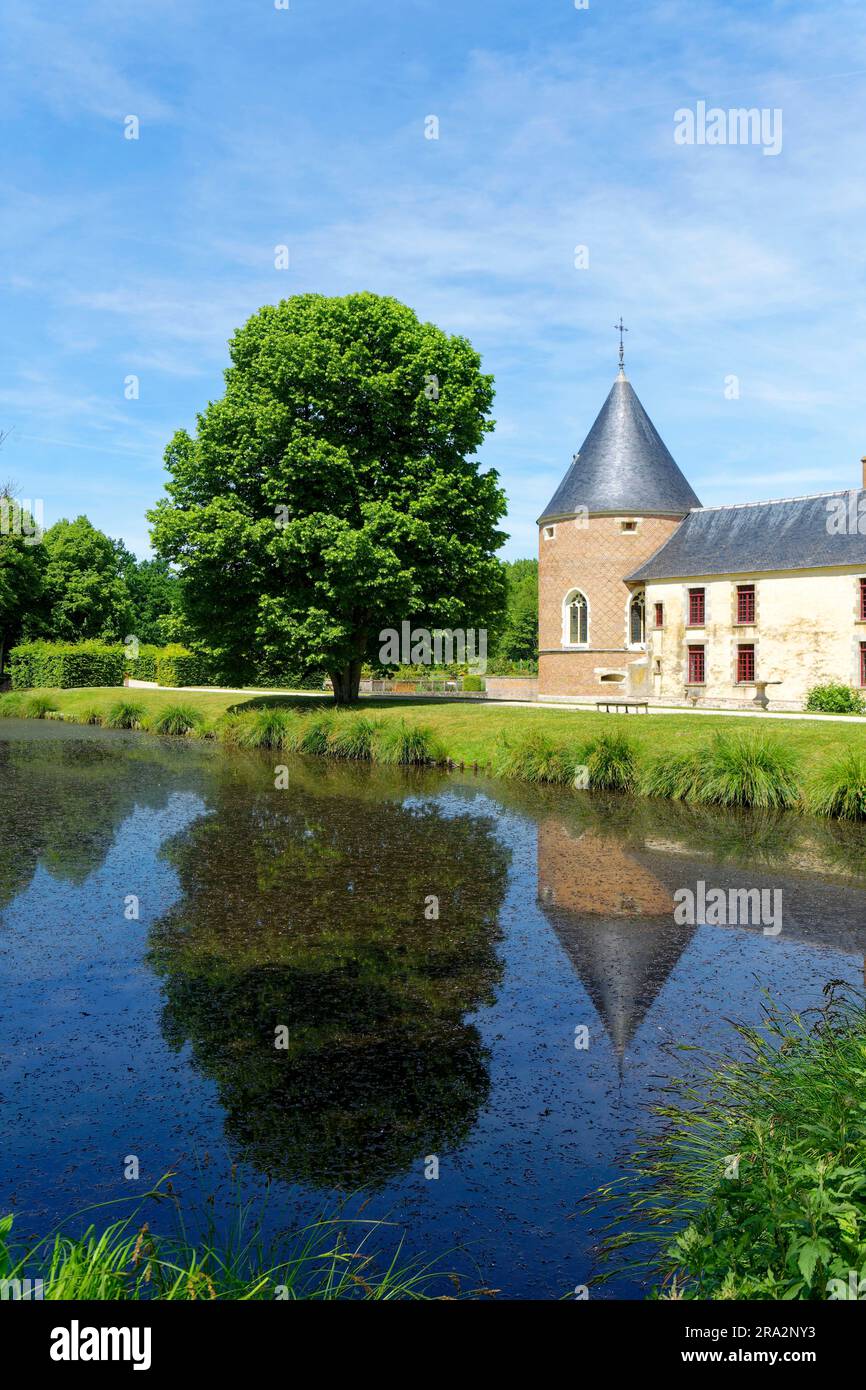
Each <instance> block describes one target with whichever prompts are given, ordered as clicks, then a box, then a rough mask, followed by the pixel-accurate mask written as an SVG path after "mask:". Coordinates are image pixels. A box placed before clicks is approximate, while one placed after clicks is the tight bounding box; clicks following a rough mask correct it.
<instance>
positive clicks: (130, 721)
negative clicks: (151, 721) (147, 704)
mask: <svg viewBox="0 0 866 1390" xmlns="http://www.w3.org/2000/svg"><path fill="white" fill-rule="evenodd" d="M145 714H146V710H145V708H144V705H137V704H136V703H135V701H134V700H118V702H117V704H116V705H112V706H111V708H110V710H108V712H107V714H106V715H105V719H104V723H105V727H106V729H140V728H141V726H142V723H143V722H144V716H145Z"/></svg>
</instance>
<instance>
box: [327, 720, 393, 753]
mask: <svg viewBox="0 0 866 1390" xmlns="http://www.w3.org/2000/svg"><path fill="white" fill-rule="evenodd" d="M380 727H381V720H378V719H369V718H368V717H367V715H366V714H348V715H341V716H338V717H337V719H336V720H335V722H334V725H333V728H332V730H331V733H330V736H329V739H328V752H329V753H330V754H331V756H332V757H334V758H355V759H359V758H363V759H369V758H372V756H373V739H374V738H375V736H376V733H377V730H378V729H379V728H380Z"/></svg>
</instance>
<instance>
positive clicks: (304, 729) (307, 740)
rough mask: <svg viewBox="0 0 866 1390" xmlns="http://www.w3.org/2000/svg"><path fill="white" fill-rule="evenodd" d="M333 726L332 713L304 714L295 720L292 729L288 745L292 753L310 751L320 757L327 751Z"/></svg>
mask: <svg viewBox="0 0 866 1390" xmlns="http://www.w3.org/2000/svg"><path fill="white" fill-rule="evenodd" d="M333 727H334V715H333V714H308V715H305V716H304V717H303V718H302V719H299V720H298V721H297V723H296V725H295V727H294V729H293V730H292V733H291V734H290V737H289V743H288V747H290V748H291V750H292V752H294V753H310V754H313V755H314V756H315V757H320V758H321V757H323V756H324V755H325V754H326V753H327V752H328V740H329V739H330V736H331V731H332V729H333Z"/></svg>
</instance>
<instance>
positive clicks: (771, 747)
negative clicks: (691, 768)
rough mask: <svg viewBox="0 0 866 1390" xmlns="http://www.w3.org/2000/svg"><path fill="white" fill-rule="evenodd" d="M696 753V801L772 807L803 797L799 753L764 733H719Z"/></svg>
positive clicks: (726, 804) (763, 808)
mask: <svg viewBox="0 0 866 1390" xmlns="http://www.w3.org/2000/svg"><path fill="white" fill-rule="evenodd" d="M695 756H696V758H697V760H698V766H699V773H698V777H697V780H696V784H695V786H694V788H693V791H692V796H693V797H694V799H695V800H696V801H703V802H705V803H706V804H709V805H715V806H755V807H758V808H759V809H761V810H772V809H775V808H783V807H786V806H796V805H797V803H798V801H799V800H800V786H799V782H798V779H797V759H796V757H795V755H794V754H793V753H792V752H791V750H790V749H789V748H786V747H785V745H784V744H782V743H776V742H774V741H773V740H771V739H768V738H766V737H765V736H764V735H763V734H745V735H732V734H716V736H715V738H714V739H713V741H712V742H711V743H710V744H709V745H708V746H706V747H704V748H701V749H699V750H698V751H697V753H696V755H695Z"/></svg>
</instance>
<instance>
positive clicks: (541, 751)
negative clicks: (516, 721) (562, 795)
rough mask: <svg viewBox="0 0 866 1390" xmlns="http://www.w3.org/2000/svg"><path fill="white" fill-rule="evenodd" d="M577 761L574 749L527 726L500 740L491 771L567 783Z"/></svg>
mask: <svg viewBox="0 0 866 1390" xmlns="http://www.w3.org/2000/svg"><path fill="white" fill-rule="evenodd" d="M580 761H581V759H580V757H579V755H578V754H577V753H576V752H575V751H574V750H573V749H568V748H566V747H564V746H563V745H562V744H560V743H555V742H554V741H553V739H551V738H548V736H547V735H546V734H544V733H542V732H541V731H540V730H539V731H534V730H530V731H529V732H528V733H525V734H523V735H522V736H521V737H519V738H510V739H506V740H505V741H504V742H503V743H502V744H500V746H499V747H498V748H497V749H496V750H495V751H494V754H493V771H494V773H495V774H496V776H497V777H517V778H519V779H520V781H522V782H534V783H552V784H553V785H555V786H570V785H571V783H572V782H573V781H574V777H575V772H576V769H577V766H578V763H579V762H580Z"/></svg>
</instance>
